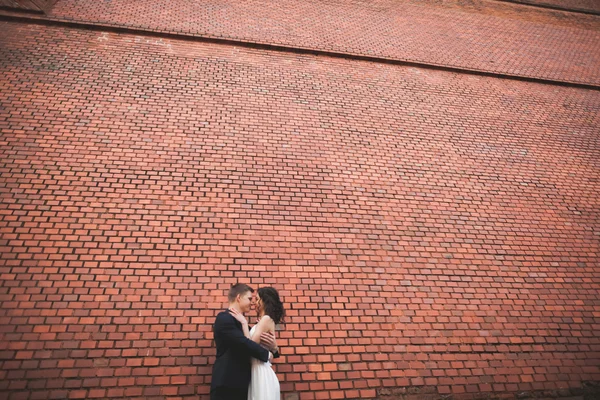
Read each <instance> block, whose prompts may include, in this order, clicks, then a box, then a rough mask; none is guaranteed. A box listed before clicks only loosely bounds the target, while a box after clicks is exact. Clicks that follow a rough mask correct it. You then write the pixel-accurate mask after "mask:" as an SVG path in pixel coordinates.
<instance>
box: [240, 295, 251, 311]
mask: <svg viewBox="0 0 600 400" xmlns="http://www.w3.org/2000/svg"><path fill="white" fill-rule="evenodd" d="M238 302H239V304H240V310H242V312H243V313H247V312H250V310H251V309H252V304H253V302H254V296H253V295H252V292H250V291H248V292H246V293H244V294H241V295H239V296H238Z"/></svg>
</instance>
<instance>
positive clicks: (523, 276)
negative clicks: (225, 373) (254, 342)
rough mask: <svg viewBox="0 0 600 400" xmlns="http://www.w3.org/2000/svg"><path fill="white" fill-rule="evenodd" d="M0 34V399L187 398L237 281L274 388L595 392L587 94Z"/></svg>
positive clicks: (205, 50)
mask: <svg viewBox="0 0 600 400" xmlns="http://www.w3.org/2000/svg"><path fill="white" fill-rule="evenodd" d="M0 31H2V32H4V34H3V35H0V67H1V71H2V75H1V77H2V78H1V80H0V129H1V130H2V137H1V146H0V155H1V157H0V160H1V163H0V172H1V181H0V182H1V185H0V200H1V201H2V207H0V228H1V233H2V237H1V243H0V246H1V256H0V394H1V395H2V396H3V397H5V398H8V399H10V400H13V399H64V398H68V399H77V398H111V399H120V398H140V399H141V398H144V399H163V398H186V399H197V398H198V397H200V398H206V394H207V393H208V382H209V380H210V371H211V367H212V363H213V361H214V354H215V349H214V348H213V344H212V333H211V323H212V321H213V318H214V316H215V315H216V313H217V312H218V311H219V310H220V309H221V308H222V307H223V306H224V300H225V293H226V290H227V289H228V287H229V285H230V284H232V283H234V282H236V281H238V280H239V281H244V282H248V283H250V284H251V285H254V286H257V287H258V286H262V285H274V286H275V287H277V288H278V289H279V290H280V292H281V294H282V296H283V299H284V302H285V303H286V305H287V308H288V315H289V318H288V322H287V324H285V325H284V326H283V329H282V330H281V331H280V332H279V341H280V345H281V347H282V352H283V357H282V358H281V359H280V360H279V361H277V362H276V364H275V369H276V371H277V374H278V377H279V379H280V381H281V386H282V390H283V392H284V395H285V396H284V397H285V398H287V399H334V398H348V399H358V398H362V399H374V398H381V399H384V398H396V399H397V398H403V396H404V398H405V397H406V396H408V395H409V394H410V395H411V396H413V398H421V399H422V398H441V397H443V396H445V395H450V394H451V395H453V396H454V397H453V398H455V399H472V398H481V397H490V398H514V396H515V394H516V393H520V396H525V397H526V396H538V397H539V396H547V397H556V396H575V395H583V393H585V392H586V391H587V392H588V393H591V391H593V390H595V389H593V387H591V385H594V384H597V382H598V381H600V371H599V368H598V365H599V363H600V339H599V338H598V335H597V332H598V330H599V322H600V303H599V301H598V293H599V289H600V287H599V286H600V284H599V275H598V274H599V272H598V261H599V257H598V251H599V246H598V244H599V238H600V236H599V235H600V228H599V212H598V200H597V199H598V197H599V195H600V193H599V192H600V190H599V189H600V188H599V186H598V179H599V178H600V177H599V174H600V172H599V171H600V169H599V160H600V154H599V152H600V150H599V149H600V143H599V142H600V136H599V135H598V125H599V122H600V120H599V119H600V118H599V115H600V114H599V109H600V96H599V95H598V91H596V90H585V89H578V88H567V87H559V86H553V85H546V84H538V83H528V82H522V81H515V80H507V79H496V78H490V77H478V76H472V75H464V74H455V73H449V72H443V71H433V70H425V69H417V68H411V67H403V66H393V65H384V64H374V63H369V62H362V61H355V60H354V61H353V60H344V59H336V58H327V57H319V56H310V55H299V54H292V53H284V52H270V51H265V50H256V49H245V48H243V47H236V46H227V45H217V44H207V43H196V42H191V41H179V40H174V39H165V38H162V39H159V38H156V37H152V36H144V37H142V36H135V35H130V34H116V33H109V32H99V31H91V30H78V29H71V28H64V27H48V26H43V25H27V24H23V23H16V22H0Z"/></svg>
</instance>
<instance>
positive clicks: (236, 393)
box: [210, 387, 248, 400]
mask: <svg viewBox="0 0 600 400" xmlns="http://www.w3.org/2000/svg"><path fill="white" fill-rule="evenodd" d="M210 400H248V389H236V388H225V387H219V388H215V389H213V390H211V391H210Z"/></svg>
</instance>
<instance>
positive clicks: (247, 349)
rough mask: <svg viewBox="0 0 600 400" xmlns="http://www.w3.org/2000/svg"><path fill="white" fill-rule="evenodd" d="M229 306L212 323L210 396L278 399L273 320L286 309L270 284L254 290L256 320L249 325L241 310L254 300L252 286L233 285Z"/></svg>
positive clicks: (235, 399)
mask: <svg viewBox="0 0 600 400" xmlns="http://www.w3.org/2000/svg"><path fill="white" fill-rule="evenodd" d="M227 297H228V300H229V308H228V309H227V310H225V311H222V312H220V313H219V315H217V319H216V321H215V324H214V326H213V332H214V337H215V343H216V345H217V359H216V361H215V364H214V366H213V375H212V381H211V385H210V398H211V400H280V394H279V393H280V391H279V381H278V380H277V375H275V371H273V368H272V367H271V361H272V360H273V358H277V357H279V351H278V348H277V342H276V340H275V324H278V323H280V322H281V321H282V320H283V317H284V315H285V311H284V309H283V303H282V302H281V300H280V298H279V293H277V290H275V289H274V288H272V287H264V288H260V289H258V291H257V299H256V312H257V317H258V322H257V323H256V325H254V326H253V327H252V329H249V327H248V321H247V320H246V317H244V313H248V312H250V310H251V309H252V305H253V304H254V289H252V288H251V287H250V286H248V285H245V284H243V283H238V284H236V285H233V286H232V287H231V289H230V290H229V294H228V296H227Z"/></svg>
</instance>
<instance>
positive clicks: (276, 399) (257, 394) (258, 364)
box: [248, 325, 281, 400]
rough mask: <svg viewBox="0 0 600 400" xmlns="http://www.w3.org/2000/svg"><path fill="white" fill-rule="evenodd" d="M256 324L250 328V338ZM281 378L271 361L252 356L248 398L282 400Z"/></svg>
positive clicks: (252, 399) (250, 399)
mask: <svg viewBox="0 0 600 400" xmlns="http://www.w3.org/2000/svg"><path fill="white" fill-rule="evenodd" d="M255 328H256V325H254V326H253V327H252V329H251V330H250V338H252V335H253V334H254V329H255ZM280 399H281V396H280V394H279V380H278V379H277V375H275V371H273V368H272V367H271V363H270V362H269V361H267V362H262V361H260V360H258V359H256V358H252V377H251V378H250V387H249V388H248V400H280Z"/></svg>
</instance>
